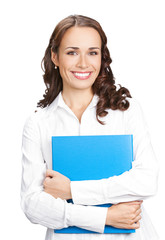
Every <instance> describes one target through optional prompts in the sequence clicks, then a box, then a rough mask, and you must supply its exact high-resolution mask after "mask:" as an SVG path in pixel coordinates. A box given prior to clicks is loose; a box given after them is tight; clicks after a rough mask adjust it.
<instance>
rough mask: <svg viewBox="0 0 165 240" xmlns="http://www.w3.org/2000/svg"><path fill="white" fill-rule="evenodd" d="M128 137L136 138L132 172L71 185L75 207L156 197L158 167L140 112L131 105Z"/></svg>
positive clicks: (74, 182)
mask: <svg viewBox="0 0 165 240" xmlns="http://www.w3.org/2000/svg"><path fill="white" fill-rule="evenodd" d="M124 125H125V134H133V141H134V161H133V165H132V169H131V170H130V171H127V172H125V173H123V174H121V175H120V176H114V177H110V178H108V179H102V180H96V181H72V182H71V193H72V198H73V201H74V203H76V204H87V205H95V204H103V203H118V202H128V201H135V200H141V199H145V198H147V197H149V196H152V195H154V194H155V193H156V190H157V172H158V166H157V162H156V159H155V155H154V152H153V149H152V146H151V143H150V138H149V134H148V131H147V127H146V124H145V121H144V118H143V114H142V111H141V108H140V107H139V105H138V104H137V103H136V102H133V103H132V101H131V106H130V108H129V109H128V110H127V111H126V112H125V113H124Z"/></svg>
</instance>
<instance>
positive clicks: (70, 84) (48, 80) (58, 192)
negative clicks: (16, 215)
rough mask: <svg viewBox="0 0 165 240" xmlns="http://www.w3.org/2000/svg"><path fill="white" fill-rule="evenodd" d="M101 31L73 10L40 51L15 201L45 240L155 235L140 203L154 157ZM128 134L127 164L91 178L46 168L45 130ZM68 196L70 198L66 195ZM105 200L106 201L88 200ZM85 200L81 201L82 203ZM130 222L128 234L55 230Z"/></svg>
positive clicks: (153, 183) (153, 180)
mask: <svg viewBox="0 0 165 240" xmlns="http://www.w3.org/2000/svg"><path fill="white" fill-rule="evenodd" d="M106 44H107V39H106V36H105V33H104V32H103V30H102V28H101V26H100V24H99V23H98V22H97V21H95V20H93V19H91V18H88V17H84V16H80V15H75V16H69V17H67V18H65V19H63V20H62V21H61V22H60V23H59V24H58V25H57V26H56V28H55V30H54V32H53V33H52V36H51V38H50V42H49V45H48V47H47V49H46V52H45V56H44V59H43V63H44V82H45V84H46V91H45V95H44V99H43V100H40V102H39V103H38V106H39V107H41V108H42V109H41V110H40V111H38V112H37V113H34V114H33V115H32V116H31V117H30V118H29V119H28V120H27V122H26V124H25V127H24V132H23V148H22V150H23V174H22V191H21V196H22V208H23V211H24V212H25V214H26V215H27V217H28V218H29V219H30V221H31V222H34V223H39V224H41V225H43V226H46V227H47V228H48V230H47V235H46V240H53V239H65V240H67V239H69V240H71V239H76V240H78V239H105V240H113V239H115V240H119V239H120V240H124V239H130V240H133V239H138V240H142V239H145V240H152V239H154V240H157V239H158V237H157V234H156V233H155V231H154V228H153V226H152V224H151V222H150V220H149V218H148V216H147V214H146V212H145V210H144V208H143V206H142V201H143V200H144V199H146V198H147V197H150V196H153V195H154V194H155V192H156V189H157V163H156V159H155V156H154V153H153V150H152V147H151V144H150V139H149V135H148V131H147V128H146V124H145V121H144V119H143V114H142V112H141V109H140V107H139V104H138V103H137V102H136V101H135V100H134V99H132V98H131V95H130V93H129V91H128V90H127V89H126V88H123V87H120V88H119V89H117V88H116V86H115V81H114V77H113V73H112V71H111V68H110V63H111V62H112V60H111V58H110V55H109V51H108V48H107V45H106ZM118 134H133V139H134V161H133V166H132V169H131V170H130V171H129V172H125V173H123V174H121V175H120V176H114V177H110V178H108V179H102V180H97V181H81V182H79V181H77V182H76V181H75V182H71V181H70V179H68V178H67V177H66V176H63V175H62V174H60V173H58V172H55V171H53V170H51V168H52V156H51V136H72V135H118ZM70 198H72V199H73V202H74V203H75V204H70V203H68V202H67V201H66V200H67V199H70ZM104 203H112V204H114V205H113V206H112V207H111V208H99V207H94V206H90V205H96V204H104ZM84 205H88V206H84ZM105 224H106V225H111V226H114V227H118V228H127V229H136V233H131V234H78V235H77V234H57V233H54V229H61V228H65V227H68V226H78V227H80V228H84V229H87V230H91V231H94V232H97V233H103V232H104V227H105Z"/></svg>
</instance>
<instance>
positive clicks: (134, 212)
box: [105, 201, 143, 229]
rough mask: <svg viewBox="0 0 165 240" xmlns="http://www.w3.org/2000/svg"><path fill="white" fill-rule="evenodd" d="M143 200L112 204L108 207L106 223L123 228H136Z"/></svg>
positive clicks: (138, 224) (138, 225)
mask: <svg viewBox="0 0 165 240" xmlns="http://www.w3.org/2000/svg"><path fill="white" fill-rule="evenodd" d="M142 202H143V201H134V202H125V203H118V204H114V205H112V206H111V207H109V208H108V212H107V218H106V223H105V224H106V225H110V226H113V227H116V228H123V229H138V228H139V227H140V223H139V220H140V219H141V216H140V213H141V204H142Z"/></svg>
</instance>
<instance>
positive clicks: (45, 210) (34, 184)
mask: <svg viewBox="0 0 165 240" xmlns="http://www.w3.org/2000/svg"><path fill="white" fill-rule="evenodd" d="M46 168H47V164H46V162H45V161H44V158H43V152H42V147H41V137H40V129H39V127H38V125H37V117H36V116H35V114H34V115H33V116H32V117H31V118H29V119H28V120H27V122H26V124H25V127H24V131H23V142H22V185H21V206H22V209H23V211H24V213H25V215H26V216H27V217H28V219H29V220H30V221H31V222H33V223H38V224H41V225H43V226H46V227H48V228H52V229H61V228H65V227H68V226H78V227H80V228H85V229H87V230H91V231H96V232H100V233H102V232H103V231H104V226H105V219H106V214H107V209H103V208H98V207H92V206H89V207H86V206H80V205H74V204H69V203H67V202H66V201H65V200H62V199H60V198H57V199H55V198H54V197H52V196H51V195H49V194H47V193H45V192H44V189H43V181H44V178H45V172H46ZM97 216H99V217H97Z"/></svg>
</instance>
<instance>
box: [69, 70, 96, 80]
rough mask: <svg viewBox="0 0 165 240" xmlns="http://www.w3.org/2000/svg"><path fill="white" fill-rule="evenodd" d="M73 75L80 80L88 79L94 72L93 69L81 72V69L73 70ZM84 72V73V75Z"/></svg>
mask: <svg viewBox="0 0 165 240" xmlns="http://www.w3.org/2000/svg"><path fill="white" fill-rule="evenodd" d="M71 73H72V74H73V76H74V77H75V78H77V79H79V80H86V79H88V78H89V77H90V76H91V74H92V72H91V71H86V72H79V71H72V72H71ZM83 74H84V75H83Z"/></svg>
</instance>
